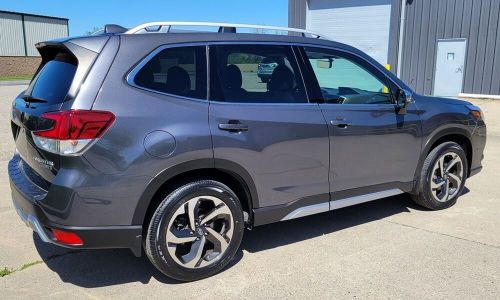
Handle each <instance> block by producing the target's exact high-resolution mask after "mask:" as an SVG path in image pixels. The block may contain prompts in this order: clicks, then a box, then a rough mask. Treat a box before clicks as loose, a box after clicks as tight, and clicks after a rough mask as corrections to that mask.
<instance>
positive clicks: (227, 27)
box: [125, 22, 325, 38]
mask: <svg viewBox="0 0 500 300" xmlns="http://www.w3.org/2000/svg"><path fill="white" fill-rule="evenodd" d="M172 26H204V27H218V28H219V29H218V32H231V33H235V32H236V28H252V29H262V30H276V31H288V32H294V33H300V34H301V35H302V36H304V37H308V36H310V37H313V38H325V37H324V36H321V35H320V34H317V33H315V32H312V31H309V30H304V29H297V28H289V27H278V26H264V25H252V24H233V23H215V22H150V23H144V24H141V25H139V26H136V27H134V28H132V29H129V30H127V31H126V32H125V34H141V33H168V32H169V31H170V28H171V27H172Z"/></svg>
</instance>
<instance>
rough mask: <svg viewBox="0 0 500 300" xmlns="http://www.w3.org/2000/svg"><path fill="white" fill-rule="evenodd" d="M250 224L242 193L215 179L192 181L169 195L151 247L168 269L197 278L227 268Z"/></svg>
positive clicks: (153, 225)
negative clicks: (244, 209) (244, 213)
mask: <svg viewBox="0 0 500 300" xmlns="http://www.w3.org/2000/svg"><path fill="white" fill-rule="evenodd" d="M243 230H244V221H243V210H242V208H241V204H240V202H239V200H238V197H237V196H236V194H235V193H234V192H233V191H231V189H230V188H229V187H227V186H226V185H224V184H222V183H220V182H217V181H212V180H203V181H197V182H192V183H189V184H186V185H184V186H181V187H179V188H178V189H176V190H175V191H173V192H172V193H170V194H169V195H167V196H166V197H165V198H164V199H163V201H162V202H161V203H160V205H159V206H158V208H157V209H156V211H155V213H154V215H153V217H152V219H151V222H150V224H149V228H148V232H147V236H146V241H145V250H146V251H145V252H146V254H147V256H148V258H149V260H150V261H151V262H152V263H153V265H154V266H155V267H156V268H157V269H158V270H160V271H161V272H162V273H164V274H165V275H167V276H169V277H172V278H174V279H177V280H180V281H194V280H199V279H202V278H205V277H209V276H212V275H214V274H216V273H217V272H219V271H220V270H222V269H223V268H224V267H225V266H226V265H227V264H228V263H229V262H230V261H231V259H232V258H233V257H234V255H235V254H236V251H237V250H238V248H239V246H240V243H241V240H242V237H243Z"/></svg>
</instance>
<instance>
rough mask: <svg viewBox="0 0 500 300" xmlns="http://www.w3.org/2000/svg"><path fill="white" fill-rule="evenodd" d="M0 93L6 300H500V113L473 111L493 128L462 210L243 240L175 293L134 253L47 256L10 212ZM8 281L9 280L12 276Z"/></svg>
mask: <svg viewBox="0 0 500 300" xmlns="http://www.w3.org/2000/svg"><path fill="white" fill-rule="evenodd" d="M23 88H25V86H19V85H18V86H0V170H1V171H0V237H1V238H0V269H3V268H7V269H8V270H9V271H12V272H11V273H10V274H7V275H5V276H3V277H1V278H0V291H1V296H0V297H1V298H2V299H14V298H25V299H43V298H51V299H68V298H70V299H107V298H129V299H134V298H142V299H156V298H163V299H173V298H176V299H197V298H200V299H216V298H223V299H225V298H236V297H238V298H249V299H270V298H273V299H274V298H301V299H302V298H307V299H325V298H329V299H333V298H349V299H350V298H419V299H428V298H467V299H474V298H475V299H498V298H499V297H500V191H499V185H500V180H499V176H500V175H499V170H500V101H496V102H495V101H492V100H490V101H488V100H481V101H473V102H474V103H475V104H477V105H479V106H480V107H481V108H482V109H483V111H484V113H485V115H486V122H487V125H488V141H487V147H486V151H485V160H484V161H483V164H484V169H483V171H482V172H481V173H480V174H478V175H476V176H474V177H472V178H470V179H469V180H468V181H467V184H466V190H465V194H464V195H463V196H462V197H460V198H459V200H458V203H457V204H456V205H455V206H453V207H452V208H450V209H447V210H443V211H436V212H432V211H427V210H424V209H421V208H419V207H417V206H416V205H414V204H413V203H412V202H411V199H410V197H409V196H408V195H400V196H395V197H390V198H386V199H382V200H379V201H374V202H370V203H366V204H362V205H358V206H354V207H349V208H345V209H340V210H337V211H333V212H328V213H323V214H320V215H316V216H310V217H305V218H301V219H296V220H292V221H287V222H281V223H277V224H271V225H266V226H262V227H257V228H255V229H254V230H252V231H247V232H246V233H245V237H244V239H243V244H242V246H241V249H240V251H239V253H238V255H237V258H236V259H235V261H234V262H233V263H232V264H231V265H230V267H229V268H227V269H226V270H225V271H223V272H222V273H220V274H218V275H216V276H214V277H211V278H208V279H205V280H201V281H198V282H192V283H178V282H174V281H171V280H169V279H167V278H165V277H164V276H162V275H161V274H160V273H159V272H158V271H156V270H155V269H154V267H153V266H152V265H151V264H150V263H149V262H148V261H147V259H146V258H145V257H142V258H136V257H134V256H133V255H132V253H131V252H130V251H129V250H87V251H75V250H68V249H64V248H59V247H56V246H53V245H49V244H44V243H43V242H41V241H40V239H39V238H38V237H37V235H36V234H33V233H32V231H31V230H30V229H29V228H27V227H26V226H25V225H24V224H23V223H22V222H21V221H20V219H19V218H18V216H17V214H16V212H15V211H14V209H13V207H12V204H11V196H10V188H9V182H8V175H7V162H8V160H9V159H10V157H11V155H12V152H13V150H14V143H13V141H12V133H11V130H10V124H9V118H10V110H11V102H12V99H13V98H14V97H15V95H17V93H19V91H21V90H22V89H23ZM7 273H9V272H7Z"/></svg>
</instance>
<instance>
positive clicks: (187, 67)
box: [133, 46, 207, 99]
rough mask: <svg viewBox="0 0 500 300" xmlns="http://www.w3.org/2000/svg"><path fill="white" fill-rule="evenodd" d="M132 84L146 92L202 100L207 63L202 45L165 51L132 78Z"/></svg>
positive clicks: (155, 56)
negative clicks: (144, 89) (150, 91)
mask: <svg viewBox="0 0 500 300" xmlns="http://www.w3.org/2000/svg"><path fill="white" fill-rule="evenodd" d="M133 80H134V84H135V85H137V86H139V87H143V88H146V89H149V90H153V91H157V92H161V93H167V94H173V95H178V96H183V97H190V98H197V99H206V97H207V62H206V50H205V47H204V46H193V47H178V48H166V49H163V50H161V51H160V52H159V53H158V54H156V55H154V56H153V57H152V58H151V59H150V60H149V61H148V62H147V63H146V64H145V65H144V66H143V67H142V68H141V69H140V70H139V71H138V72H137V74H136V75H135V77H134V79H133Z"/></svg>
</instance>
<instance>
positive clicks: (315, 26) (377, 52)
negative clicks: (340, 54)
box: [306, 0, 392, 65]
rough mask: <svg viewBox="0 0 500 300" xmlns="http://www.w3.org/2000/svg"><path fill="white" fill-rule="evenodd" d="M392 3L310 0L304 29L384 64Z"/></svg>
mask: <svg viewBox="0 0 500 300" xmlns="http://www.w3.org/2000/svg"><path fill="white" fill-rule="evenodd" d="M391 2H392V0H369V1H367V0H335V1H332V0H309V1H307V3H308V12H307V17H306V26H307V28H308V29H309V30H312V31H315V32H318V33H320V34H324V35H325V36H326V37H328V38H330V39H333V40H335V41H337V42H341V43H344V44H348V45H351V46H354V47H356V48H358V49H360V50H362V51H364V52H366V53H367V54H368V55H370V56H371V57H373V58H374V59H375V60H377V61H378V62H379V63H381V64H383V65H384V64H387V61H388V55H389V54H388V53H389V32H390V24H391Z"/></svg>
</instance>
